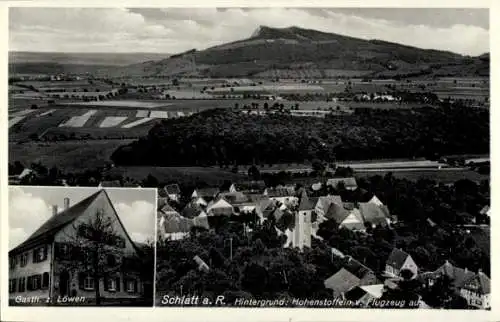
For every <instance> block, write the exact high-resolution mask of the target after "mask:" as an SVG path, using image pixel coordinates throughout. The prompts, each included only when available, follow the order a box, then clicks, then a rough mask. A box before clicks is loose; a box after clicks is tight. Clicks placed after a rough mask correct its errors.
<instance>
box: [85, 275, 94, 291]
mask: <svg viewBox="0 0 500 322" xmlns="http://www.w3.org/2000/svg"><path fill="white" fill-rule="evenodd" d="M83 288H84V289H85V290H93V289H94V278H93V277H91V276H86V277H85V279H84V280H83Z"/></svg>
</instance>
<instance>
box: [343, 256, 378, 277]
mask: <svg viewBox="0 0 500 322" xmlns="http://www.w3.org/2000/svg"><path fill="white" fill-rule="evenodd" d="M344 268H345V269H346V270H348V271H349V272H351V273H352V274H353V275H354V276H356V277H357V278H359V279H363V278H365V277H366V276H367V275H369V274H375V273H374V272H373V271H372V270H371V269H369V268H368V267H366V266H365V265H363V264H362V263H361V262H359V261H357V260H355V259H354V258H352V257H349V259H348V261H347V263H346V264H345V265H344Z"/></svg>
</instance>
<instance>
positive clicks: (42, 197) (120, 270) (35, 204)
mask: <svg viewBox="0 0 500 322" xmlns="http://www.w3.org/2000/svg"><path fill="white" fill-rule="evenodd" d="M155 208H156V190H155V189H142V188H139V189H138V188H106V189H103V188H90V187H71V188H70V187H47V186H16V187H10V188H9V249H10V251H9V305H11V306H16V305H28V306H52V305H63V306H152V305H153V279H154V238H155V210H156V209H155Z"/></svg>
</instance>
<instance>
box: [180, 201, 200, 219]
mask: <svg viewBox="0 0 500 322" xmlns="http://www.w3.org/2000/svg"><path fill="white" fill-rule="evenodd" d="M201 212H203V208H202V207H201V206H200V205H199V204H197V203H194V202H190V203H188V204H187V205H186V206H185V207H184V209H182V211H181V215H182V216H183V217H186V218H194V217H196V216H198V215H199V214H200V213H201Z"/></svg>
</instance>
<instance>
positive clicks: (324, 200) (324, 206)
mask: <svg viewBox="0 0 500 322" xmlns="http://www.w3.org/2000/svg"><path fill="white" fill-rule="evenodd" d="M331 203H336V204H337V205H340V206H343V204H342V197H340V196H338V195H328V196H321V197H319V198H318V201H317V202H316V204H315V207H314V209H318V210H322V211H323V212H325V213H326V212H327V211H328V207H329V206H330V204H331Z"/></svg>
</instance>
